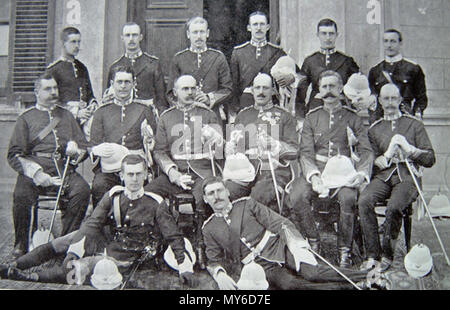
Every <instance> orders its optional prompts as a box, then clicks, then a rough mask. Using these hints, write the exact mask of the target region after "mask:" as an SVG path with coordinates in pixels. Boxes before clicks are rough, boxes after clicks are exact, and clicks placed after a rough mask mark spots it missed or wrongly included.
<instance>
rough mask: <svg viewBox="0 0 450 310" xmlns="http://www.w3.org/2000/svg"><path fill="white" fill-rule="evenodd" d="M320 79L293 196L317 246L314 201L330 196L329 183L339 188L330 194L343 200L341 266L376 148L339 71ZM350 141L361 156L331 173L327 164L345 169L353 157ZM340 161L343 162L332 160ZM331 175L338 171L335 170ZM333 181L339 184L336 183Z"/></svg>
mask: <svg viewBox="0 0 450 310" xmlns="http://www.w3.org/2000/svg"><path fill="white" fill-rule="evenodd" d="M319 85H320V87H319V89H320V95H321V97H322V98H323V101H324V105H323V106H319V107H317V108H315V109H313V110H310V111H309V113H308V114H307V115H306V118H305V123H304V126H303V131H302V137H301V142H300V164H301V168H302V174H303V175H302V176H301V177H299V178H298V179H296V180H295V181H294V184H293V190H292V192H291V194H290V195H291V196H290V199H291V203H292V205H293V207H294V212H295V216H296V218H297V221H298V223H299V224H300V226H301V227H302V230H303V231H305V234H306V237H307V238H308V241H309V243H310V244H311V247H312V248H313V249H315V250H316V251H318V250H319V246H320V236H319V232H318V230H317V227H316V225H315V223H314V218H313V215H312V212H311V207H312V201H313V199H317V197H319V198H326V197H328V196H329V194H330V192H329V190H330V188H336V189H335V190H334V193H333V194H331V196H330V198H333V196H336V197H337V199H338V201H339V205H340V215H339V223H338V241H337V243H338V248H339V254H340V266H341V267H349V266H350V262H351V261H350V251H351V248H352V243H353V228H354V220H355V216H356V214H357V207H356V201H357V196H358V188H359V187H360V186H361V185H362V183H363V182H364V181H366V182H369V180H370V179H369V178H370V173H371V168H372V160H373V158H372V157H373V156H372V149H371V147H370V144H369V140H368V138H367V131H366V129H365V127H364V125H363V122H362V119H361V118H360V117H359V116H358V115H357V114H356V112H355V111H353V110H352V109H350V108H348V107H347V106H345V105H343V104H342V103H341V100H340V97H341V92H342V88H343V85H342V79H341V76H340V75H339V73H337V72H334V71H325V72H323V73H322V74H321V75H320V77H319ZM349 132H351V133H352V135H353V136H354V137H355V140H356V142H355V143H350V138H349V136H350V135H349V134H348V133H349ZM351 144H354V145H355V146H357V149H358V157H359V158H355V159H354V162H355V163H354V164H353V163H352V162H350V166H351V167H349V168H350V169H349V171H345V172H343V173H341V174H338V175H337V176H336V179H334V180H332V179H330V178H327V177H326V174H325V169H326V168H328V169H327V170H328V171H330V170H331V171H333V170H334V171H340V170H341V168H342V167H341V166H343V165H344V164H345V163H348V161H350V158H352V159H353V158H354V156H352V155H351V150H350V145H351ZM332 158H334V160H333V161H332V160H331V159H332ZM336 159H339V161H336ZM342 159H344V160H342ZM345 159H347V160H348V161H345ZM328 162H329V163H328ZM337 162H341V164H340V165H339V164H337V165H333V163H337ZM353 165H354V166H355V168H353ZM355 169H356V170H355ZM328 175H329V176H332V177H334V176H333V174H332V173H328ZM333 183H335V184H337V183H339V184H338V185H337V186H332V185H333Z"/></svg>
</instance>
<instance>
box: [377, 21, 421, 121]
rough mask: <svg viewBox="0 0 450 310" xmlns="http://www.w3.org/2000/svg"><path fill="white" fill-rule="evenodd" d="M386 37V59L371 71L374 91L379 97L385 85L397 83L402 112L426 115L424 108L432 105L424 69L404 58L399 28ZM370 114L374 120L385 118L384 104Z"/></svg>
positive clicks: (384, 40) (389, 30)
mask: <svg viewBox="0 0 450 310" xmlns="http://www.w3.org/2000/svg"><path fill="white" fill-rule="evenodd" d="M383 38H384V39H383V43H384V60H383V61H382V62H380V63H379V64H378V65H376V66H375V67H373V68H372V69H370V71H369V84H370V88H371V89H372V93H374V94H375V95H377V96H378V95H379V94H380V90H381V87H383V85H385V84H388V83H392V84H395V85H397V87H398V88H399V90H400V95H401V96H402V98H403V101H402V103H401V105H400V109H401V110H402V112H403V113H409V114H411V115H413V116H417V117H419V118H422V115H423V111H425V109H426V107H427V105H428V98H427V89H426V85H425V75H424V73H423V71H422V68H421V67H420V66H419V65H418V64H416V63H414V62H412V61H411V60H407V59H405V58H403V56H402V54H401V48H402V44H403V43H402V42H403V38H402V34H401V33H400V32H399V31H398V30H395V29H388V30H386V31H385V32H384V35H383ZM369 116H370V117H369V121H370V123H373V122H374V121H376V120H377V119H380V118H381V117H383V108H382V106H381V105H378V106H377V108H376V110H375V112H371V113H370V114H369Z"/></svg>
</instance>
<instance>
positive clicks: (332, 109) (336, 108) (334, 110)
mask: <svg viewBox="0 0 450 310" xmlns="http://www.w3.org/2000/svg"><path fill="white" fill-rule="evenodd" d="M323 109H324V110H325V111H327V112H328V113H335V112H336V111H339V110H340V109H342V103H341V101H339V103H338V104H337V105H335V106H333V107H332V108H331V107H330V106H328V105H326V104H325V103H324V104H323Z"/></svg>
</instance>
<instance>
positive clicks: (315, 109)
mask: <svg viewBox="0 0 450 310" xmlns="http://www.w3.org/2000/svg"><path fill="white" fill-rule="evenodd" d="M322 108H323V106H322V105H321V106H318V107H315V108H314V109H312V110H309V111H308V113H306V115H309V114H311V113H312V112H316V111H318V110H320V109H322Z"/></svg>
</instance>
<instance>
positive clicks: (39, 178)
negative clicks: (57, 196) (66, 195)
mask: <svg viewBox="0 0 450 310" xmlns="http://www.w3.org/2000/svg"><path fill="white" fill-rule="evenodd" d="M33 182H34V184H36V185H37V186H42V187H48V186H60V185H61V179H60V178H59V177H52V176H50V175H49V174H47V173H45V172H44V171H42V169H40V170H38V171H37V172H36V174H35V175H34V177H33Z"/></svg>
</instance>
